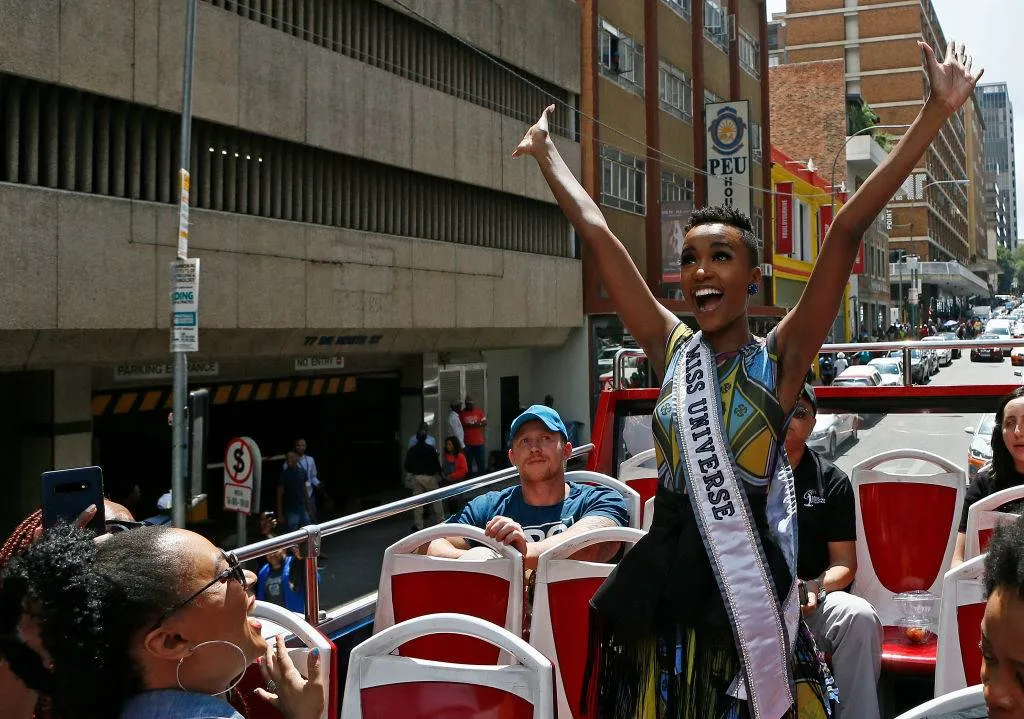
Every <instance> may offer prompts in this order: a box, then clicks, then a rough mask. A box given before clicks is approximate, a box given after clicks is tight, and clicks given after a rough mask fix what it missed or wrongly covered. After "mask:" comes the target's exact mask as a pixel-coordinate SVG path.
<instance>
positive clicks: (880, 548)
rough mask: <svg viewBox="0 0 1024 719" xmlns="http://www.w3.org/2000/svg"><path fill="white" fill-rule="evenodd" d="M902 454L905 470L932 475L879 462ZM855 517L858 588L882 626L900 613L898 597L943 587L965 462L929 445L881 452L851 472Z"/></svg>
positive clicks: (936, 591)
mask: <svg viewBox="0 0 1024 719" xmlns="http://www.w3.org/2000/svg"><path fill="white" fill-rule="evenodd" d="M901 460H902V461H903V462H904V463H905V464H907V465H908V470H914V469H921V468H924V467H925V466H927V465H932V466H935V467H938V469H939V471H938V472H936V473H933V474H909V473H908V474H902V473H896V472H893V471H883V470H880V469H878V467H879V466H880V465H882V464H886V463H889V462H896V461H901ZM850 479H851V481H852V483H853V490H854V500H855V506H856V516H857V574H856V577H855V578H854V584H853V589H854V592H855V593H856V594H858V595H859V596H861V597H863V598H864V599H866V600H868V601H869V602H871V604H872V605H873V606H874V608H875V611H876V612H877V613H878V616H879V618H880V619H881V621H882V624H883V625H886V626H891V625H893V624H894V623H895V622H896V620H897V618H898V617H899V611H898V609H897V607H896V604H895V601H894V599H893V597H894V596H895V595H896V594H897V593H899V592H904V591H910V590H915V589H923V590H926V591H929V592H931V593H932V594H934V595H936V596H941V594H942V577H943V575H944V574H945V573H946V570H947V569H949V565H950V561H951V560H952V558H953V548H954V546H955V544H956V530H957V528H958V527H959V525H960V516H961V511H962V507H963V501H964V486H965V483H966V480H965V474H964V471H963V469H961V468H960V467H958V466H957V465H955V464H953V463H951V462H949V461H948V460H946V459H944V458H942V457H939V456H938V455H935V454H932V453H930V452H922V451H919V450H913V449H905V450H895V451H892V452H884V453H882V454H879V455H876V456H874V457H871V458H870V459H867V460H865V461H863V462H861V463H859V464H857V465H856V466H855V467H854V468H853V471H852V472H851V473H850Z"/></svg>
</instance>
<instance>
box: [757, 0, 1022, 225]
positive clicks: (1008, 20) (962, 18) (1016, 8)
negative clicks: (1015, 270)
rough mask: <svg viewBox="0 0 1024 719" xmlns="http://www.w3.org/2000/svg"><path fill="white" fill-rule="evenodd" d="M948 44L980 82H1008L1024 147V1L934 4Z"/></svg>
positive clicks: (1018, 142)
mask: <svg viewBox="0 0 1024 719" xmlns="http://www.w3.org/2000/svg"><path fill="white" fill-rule="evenodd" d="M767 3H768V17H771V16H772V13H776V12H784V11H785V10H786V0H767ZM932 4H933V5H934V6H935V12H936V13H937V14H938V16H939V23H940V24H941V25H942V31H943V32H944V33H945V34H946V39H947V40H955V41H957V42H963V43H965V44H966V45H967V51H968V53H970V54H971V55H973V56H974V67H975V68H977V67H978V66H979V65H980V66H981V67H984V68H985V75H984V77H982V78H981V80H980V82H982V83H986V82H1005V83H1007V85H1008V86H1009V90H1010V102H1012V103H1013V108H1014V118H1013V120H1014V128H1013V129H1014V146H1015V148H1016V147H1024V144H1022V143H1024V63H1021V62H1020V60H1019V58H1018V57H1017V55H1016V52H1015V51H1014V48H1015V46H1016V44H1017V43H1020V42H1021V41H1022V35H1021V28H1024V0H932ZM1016 164H1017V215H1018V217H1017V223H1018V230H1017V237H1022V235H1021V231H1020V229H1019V225H1020V224H1021V219H1022V218H1021V217H1020V215H1021V214H1024V157H1018V158H1016Z"/></svg>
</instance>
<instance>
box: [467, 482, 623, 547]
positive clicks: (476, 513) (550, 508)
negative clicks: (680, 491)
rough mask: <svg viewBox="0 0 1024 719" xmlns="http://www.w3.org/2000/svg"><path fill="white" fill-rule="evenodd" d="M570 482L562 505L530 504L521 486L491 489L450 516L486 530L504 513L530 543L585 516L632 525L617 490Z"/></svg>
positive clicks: (569, 525) (542, 538) (567, 526)
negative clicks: (518, 527)
mask: <svg viewBox="0 0 1024 719" xmlns="http://www.w3.org/2000/svg"><path fill="white" fill-rule="evenodd" d="M568 484H569V496H568V497H566V498H565V499H564V500H563V501H561V502H559V503H558V504H550V505H546V506H543V507H538V506H534V505H532V504H527V503H526V501H525V500H524V499H523V490H522V488H521V487H519V486H518V485H517V486H515V487H509V488H508V489H503V490H501V491H499V492H488V493H487V494H484V495H482V496H480V497H477V498H475V499H473V500H472V501H470V502H469V504H467V505H466V506H465V508H463V510H462V511H461V512H460V513H459V514H457V515H455V516H453V517H451V518H449V519H448V523H449V524H471V525H473V526H474V527H479V528H480V529H485V528H486V527H487V523H488V522H489V521H491V519H493V518H494V517H497V516H499V515H500V516H502V517H508V518H509V519H511V520H512V521H514V522H518V523H519V524H520V525H522V527H523V532H524V533H525V534H526V541H528V542H540V541H542V540H544V539H547V538H548V537H553V536H554V535H556V534H560V533H562V532H564V531H565V530H567V529H568V528H569V527H571V526H572V525H573V524H574V523H576V522H578V521H579V520H581V519H583V518H584V517H607V518H608V519H611V520H612V521H614V522H615V523H616V524H618V525H620V526H623V527H628V526H629V510H628V509H627V508H626V502H625V500H624V499H623V498H622V495H621V494H619V493H618V492H616V491H615V490H614V489H611V488H610V487H594V486H591V485H589V484H576V483H575V482H569V483H568Z"/></svg>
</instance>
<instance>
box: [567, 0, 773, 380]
mask: <svg viewBox="0 0 1024 719" xmlns="http://www.w3.org/2000/svg"><path fill="white" fill-rule="evenodd" d="M580 10H581V16H582V18H581V19H582V42H581V44H582V49H583V60H582V67H581V86H582V96H581V99H580V106H581V109H582V111H583V112H582V115H583V117H582V118H581V133H580V136H581V154H582V171H583V182H584V186H585V187H586V189H587V191H588V192H589V193H591V195H592V196H593V197H594V198H595V199H596V200H597V201H598V202H599V203H600V204H601V209H602V211H603V212H604V214H605V215H606V216H607V218H608V223H609V225H610V226H611V228H612V230H613V231H614V232H615V233H616V235H617V236H618V237H620V238H621V239H622V241H623V242H624V243H625V245H626V247H627V248H628V249H629V252H630V255H631V257H632V258H633V261H634V262H635V263H636V264H637V267H639V268H640V271H641V273H642V274H643V275H644V276H645V278H646V280H647V283H648V285H649V286H650V287H651V289H652V290H653V291H654V293H655V295H656V296H657V297H658V298H659V299H660V300H661V301H662V302H663V303H664V304H665V305H666V306H667V307H669V308H670V309H671V310H673V311H674V312H676V313H677V314H679V315H680V316H681V317H684V319H686V318H687V316H688V315H689V308H688V306H687V305H686V303H685V301H684V300H683V299H682V297H681V294H680V291H679V285H678V273H679V270H678V251H677V249H676V246H675V245H674V244H673V241H672V236H673V228H674V227H675V226H676V225H677V224H678V225H680V226H681V225H684V224H685V222H686V220H687V219H688V217H689V213H690V212H691V211H692V209H693V208H694V207H701V206H703V205H705V204H706V203H707V202H708V197H709V193H708V188H709V179H708V177H707V168H708V155H709V141H708V136H709V135H708V130H707V129H706V120H707V118H706V114H705V107H706V105H708V104H709V103H718V102H722V101H746V111H747V113H748V114H747V121H746V122H740V123H737V126H738V127H739V128H740V135H742V136H744V141H745V142H748V143H749V146H750V147H749V149H750V153H749V168H750V174H749V181H748V182H746V183H742V184H741V185H739V186H737V187H736V191H737V192H742V193H744V194H745V195H749V198H750V202H749V205H750V215H751V220H752V221H753V225H754V228H755V233H756V234H757V235H758V237H759V238H761V239H762V240H764V239H766V238H768V239H769V240H770V233H769V232H767V228H769V227H770V226H771V225H770V223H771V202H770V201H768V200H767V199H766V198H768V197H770V196H769V195H768V194H767V190H768V186H769V185H770V181H771V173H770V166H771V165H770V162H771V159H770V152H769V150H768V148H769V146H770V138H769V132H768V126H767V122H768V120H767V118H768V82H767V72H766V67H767V64H768V63H767V41H766V35H765V33H766V16H765V12H766V10H765V6H764V3H763V2H759V1H758V0H581V2H580ZM770 253H771V249H770V244H769V246H767V247H766V252H765V256H764V257H762V258H761V262H762V263H767V265H768V266H769V267H770V262H771V256H770ZM673 263H674V264H673ZM583 269H584V307H585V311H586V313H587V314H588V315H589V323H590V331H591V359H592V365H591V374H592V379H593V384H592V388H593V389H594V390H596V389H598V388H599V387H600V386H601V383H602V382H603V381H605V380H606V379H607V378H608V377H610V376H611V359H610V358H611V356H612V355H614V353H615V351H616V350H617V349H618V348H619V347H622V346H624V345H625V346H628V345H629V343H630V339H631V338H630V337H629V336H628V334H627V333H626V331H625V328H623V327H622V324H621V322H619V320H618V318H617V317H616V316H615V315H614V309H613V307H612V306H611V303H610V301H609V299H608V296H607V293H605V291H604V289H603V288H602V287H601V283H600V279H599V277H598V275H597V271H596V268H595V267H594V266H593V263H591V262H588V258H587V254H586V251H585V250H584V254H583ZM766 274H767V272H766ZM771 289H772V286H771V283H770V282H765V283H764V284H763V286H762V288H761V292H759V293H758V294H757V295H756V296H755V297H754V299H753V304H754V306H753V307H752V309H751V315H752V317H753V325H754V326H753V327H752V330H753V331H755V332H758V333H763V332H764V331H765V330H766V329H767V328H768V327H769V326H771V325H772V324H774V323H775V322H776V321H777V320H778V317H779V316H780V310H778V309H777V308H776V307H774V306H773V305H774V302H773V298H772V296H771Z"/></svg>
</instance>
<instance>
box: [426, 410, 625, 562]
mask: <svg viewBox="0 0 1024 719" xmlns="http://www.w3.org/2000/svg"><path fill="white" fill-rule="evenodd" d="M509 437H510V444H511V449H509V451H508V458H509V461H510V462H512V464H514V465H515V466H516V468H517V469H518V470H519V484H518V486H515V487H510V488H508V489H503V490H500V491H497V492H489V493H487V494H485V495H482V496H480V497H476V498H475V499H473V500H472V501H470V502H469V504H467V505H466V507H465V508H464V509H463V510H462V512H460V513H459V514H457V515H455V516H454V517H452V518H450V519H449V520H448V522H449V523H451V524H471V525H473V526H475V527H480V528H481V529H483V530H484V531H485V532H487V535H488V536H490V537H493V538H494V539H496V540H498V541H499V542H503V543H504V544H507V545H509V546H512V547H515V548H516V549H518V550H519V552H520V553H522V555H523V565H524V567H525V568H526V569H535V568H536V566H537V557H538V556H540V554H541V553H542V552H543V551H545V550H547V549H550V548H551V547H553V546H555V545H557V544H559V543H561V542H563V541H565V540H566V539H569V538H570V537H573V536H575V535H578V534H582V533H583V532H586V531H589V530H592V529H599V528H602V527H626V526H629V510H628V509H627V508H626V502H625V501H624V500H623V498H622V496H621V495H620V494H619V493H618V492H616V491H615V490H614V489H610V488H608V487H595V486H591V485H587V484H577V483H575V482H566V481H565V462H566V460H567V459H568V458H569V456H570V454H571V453H572V445H571V444H569V440H568V433H567V432H566V430H565V424H564V423H563V422H562V418H561V417H559V416H558V412H556V411H555V410H553V409H552V408H551V407H546V406H544V405H541V404H535V405H533V406H532V407H529V408H528V409H527V410H526V411H525V412H523V413H522V414H521V415H519V416H518V417H516V419H515V421H514V422H513V423H512V428H511V430H510V431H509ZM617 549H618V547H617V545H615V544H612V545H611V546H608V544H607V543H605V544H601V545H597V546H595V547H592V548H590V549H587V550H584V551H583V552H581V553H579V554H578V555H576V556H575V558H577V559H587V560H590V561H606V560H608V559H610V558H611V557H612V556H613V555H614V554H615V552H616V551H617ZM478 550H484V552H487V551H489V550H485V549H484V548H471V547H470V546H469V544H468V543H467V542H466V541H465V540H464V539H461V538H456V537H452V538H447V539H437V540H434V541H433V542H431V543H430V547H429V549H428V551H427V553H428V554H430V555H431V556H435V557H449V558H462V557H463V556H465V555H467V554H469V556H475V554H474V553H476V554H480V553H481V552H480V551H478ZM584 554H585V555H586V556H584Z"/></svg>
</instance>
